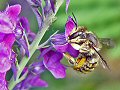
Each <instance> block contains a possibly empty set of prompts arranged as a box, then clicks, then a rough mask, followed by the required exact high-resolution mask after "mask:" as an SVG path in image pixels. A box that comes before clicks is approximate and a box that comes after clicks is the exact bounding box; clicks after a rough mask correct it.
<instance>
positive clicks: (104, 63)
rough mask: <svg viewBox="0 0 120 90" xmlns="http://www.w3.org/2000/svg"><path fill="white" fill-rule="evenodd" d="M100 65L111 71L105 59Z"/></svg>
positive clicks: (101, 60)
mask: <svg viewBox="0 0 120 90" xmlns="http://www.w3.org/2000/svg"><path fill="white" fill-rule="evenodd" d="M100 63H101V65H102V66H103V68H104V69H108V70H110V68H109V66H108V64H107V62H106V61H105V60H104V59H100Z"/></svg>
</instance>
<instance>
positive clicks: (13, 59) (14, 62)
mask: <svg viewBox="0 0 120 90" xmlns="http://www.w3.org/2000/svg"><path fill="white" fill-rule="evenodd" d="M11 63H12V65H11V68H12V71H13V75H14V80H16V77H17V71H18V70H17V67H16V54H15V52H13V51H12V54H11Z"/></svg>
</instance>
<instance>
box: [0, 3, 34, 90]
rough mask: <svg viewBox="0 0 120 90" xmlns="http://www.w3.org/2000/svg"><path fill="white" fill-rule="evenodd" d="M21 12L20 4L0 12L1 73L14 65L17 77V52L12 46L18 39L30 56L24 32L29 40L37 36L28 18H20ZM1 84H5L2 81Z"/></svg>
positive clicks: (13, 68)
mask: <svg viewBox="0 0 120 90" xmlns="http://www.w3.org/2000/svg"><path fill="white" fill-rule="evenodd" d="M20 12H21V6H20V5H19V4H17V5H13V6H8V7H7V8H6V10H4V11H2V12H0V73H6V72H7V71H8V70H9V69H10V68H11V66H12V70H13V72H14V75H15V77H16V73H17V68H16V65H15V62H16V54H15V53H14V52H13V50H12V46H13V44H14V42H15V41H17V42H18V43H19V44H20V45H21V46H22V48H23V49H24V50H25V52H26V54H27V55H28V56H29V51H28V45H27V40H26V39H25V35H24V34H25V33H24V32H26V36H27V38H28V40H29V41H33V39H34V37H35V34H34V33H33V32H32V31H31V30H30V28H29V23H28V21H27V19H26V18H23V17H22V18H19V14H20ZM4 77H5V76H4ZM15 77H14V78H15ZM1 78H3V77H1ZM3 81H5V82H6V80H5V78H3ZM0 85H5V84H2V82H0ZM1 87H4V86H1ZM2 90H7V89H2Z"/></svg>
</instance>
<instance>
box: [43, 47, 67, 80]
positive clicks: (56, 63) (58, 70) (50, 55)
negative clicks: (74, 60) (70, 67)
mask: <svg viewBox="0 0 120 90" xmlns="http://www.w3.org/2000/svg"><path fill="white" fill-rule="evenodd" d="M46 50H47V48H46V49H43V50H41V53H42V52H45V51H46ZM43 57H44V60H43V64H44V66H45V68H46V69H47V70H49V71H50V72H51V73H52V75H53V76H54V77H55V78H57V79H58V78H65V76H66V72H65V71H66V68H65V66H64V65H62V64H61V63H60V61H61V60H62V58H63V54H62V53H60V52H58V51H54V50H50V51H48V52H47V53H46V54H44V55H43Z"/></svg>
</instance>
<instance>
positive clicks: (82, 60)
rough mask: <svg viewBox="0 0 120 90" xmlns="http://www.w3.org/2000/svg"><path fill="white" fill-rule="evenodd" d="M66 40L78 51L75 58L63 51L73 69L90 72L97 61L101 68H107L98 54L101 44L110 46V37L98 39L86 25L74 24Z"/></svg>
mask: <svg viewBox="0 0 120 90" xmlns="http://www.w3.org/2000/svg"><path fill="white" fill-rule="evenodd" d="M67 41H68V42H69V43H70V44H71V46H72V47H73V48H74V49H76V50H79V52H80V55H79V56H78V57H77V58H76V59H74V58H73V57H72V56H70V55H69V54H68V53H64V56H65V57H66V58H67V59H68V62H69V63H70V64H71V65H72V68H73V69H74V70H76V71H80V72H82V73H87V72H91V71H93V70H94V68H96V67H97V65H98V63H99V62H100V63H101V64H102V66H103V68H107V69H109V66H108V65H107V62H106V61H105V60H104V59H103V57H102V56H101V55H100V53H99V51H100V50H101V48H102V44H106V45H108V46H110V45H111V44H112V43H111V42H112V41H111V39H105V38H104V39H99V38H98V37H97V36H96V35H95V34H94V33H93V32H91V31H88V30H87V28H86V27H84V26H77V24H76V28H74V29H73V30H72V32H71V33H70V35H69V36H68V38H67Z"/></svg>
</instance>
